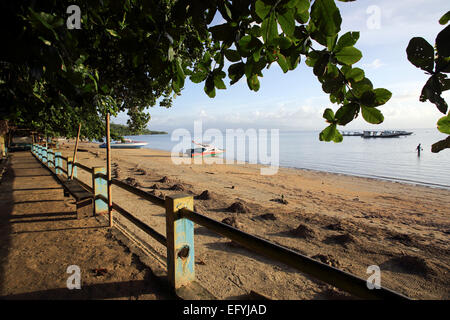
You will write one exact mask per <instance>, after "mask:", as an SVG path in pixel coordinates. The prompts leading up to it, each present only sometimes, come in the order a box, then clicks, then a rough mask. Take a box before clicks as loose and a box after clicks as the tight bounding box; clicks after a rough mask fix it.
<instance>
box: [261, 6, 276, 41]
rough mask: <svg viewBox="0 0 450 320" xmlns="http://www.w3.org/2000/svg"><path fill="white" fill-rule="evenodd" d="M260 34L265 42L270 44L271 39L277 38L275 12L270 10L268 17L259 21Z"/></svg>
mask: <svg viewBox="0 0 450 320" xmlns="http://www.w3.org/2000/svg"><path fill="white" fill-rule="evenodd" d="M261 34H262V37H263V40H264V43H265V44H270V43H272V41H273V40H275V39H276V38H278V29H277V21H276V19H275V13H273V12H272V13H271V14H270V15H269V17H266V19H264V20H263V22H262V23H261Z"/></svg>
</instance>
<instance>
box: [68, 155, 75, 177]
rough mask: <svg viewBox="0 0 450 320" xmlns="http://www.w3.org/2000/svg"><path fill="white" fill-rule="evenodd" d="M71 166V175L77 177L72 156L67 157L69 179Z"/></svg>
mask: <svg viewBox="0 0 450 320" xmlns="http://www.w3.org/2000/svg"><path fill="white" fill-rule="evenodd" d="M72 166H73V177H74V178H76V177H77V167H76V166H74V163H73V157H67V178H69V179H70V173H71V172H72Z"/></svg>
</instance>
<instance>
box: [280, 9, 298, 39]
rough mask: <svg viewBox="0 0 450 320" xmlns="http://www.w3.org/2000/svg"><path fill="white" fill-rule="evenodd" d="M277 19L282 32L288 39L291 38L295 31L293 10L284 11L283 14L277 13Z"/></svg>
mask: <svg viewBox="0 0 450 320" xmlns="http://www.w3.org/2000/svg"><path fill="white" fill-rule="evenodd" d="M277 18H278V23H279V24H280V26H281V29H282V30H283V32H284V33H285V34H286V35H287V36H289V37H291V36H293V35H294V30H295V19H294V10H286V11H285V12H284V13H283V14H280V13H279V14H278V15H277Z"/></svg>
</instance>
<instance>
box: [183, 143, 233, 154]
mask: <svg viewBox="0 0 450 320" xmlns="http://www.w3.org/2000/svg"><path fill="white" fill-rule="evenodd" d="M192 142H193V143H195V144H196V145H198V146H200V147H199V148H191V149H187V150H186V153H187V154H188V155H189V156H190V157H191V158H194V157H215V156H216V155H219V154H221V153H224V152H225V150H223V149H220V148H218V147H216V146H213V145H210V144H202V143H197V142H195V141H194V140H192Z"/></svg>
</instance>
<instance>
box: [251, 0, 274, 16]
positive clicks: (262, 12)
mask: <svg viewBox="0 0 450 320" xmlns="http://www.w3.org/2000/svg"><path fill="white" fill-rule="evenodd" d="M271 8H272V6H271V5H269V4H266V3H264V1H262V0H257V1H256V3H255V11H256V14H257V15H258V16H259V17H260V18H261V20H264V18H265V17H266V16H267V15H268V14H269V12H270V9H271Z"/></svg>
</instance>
